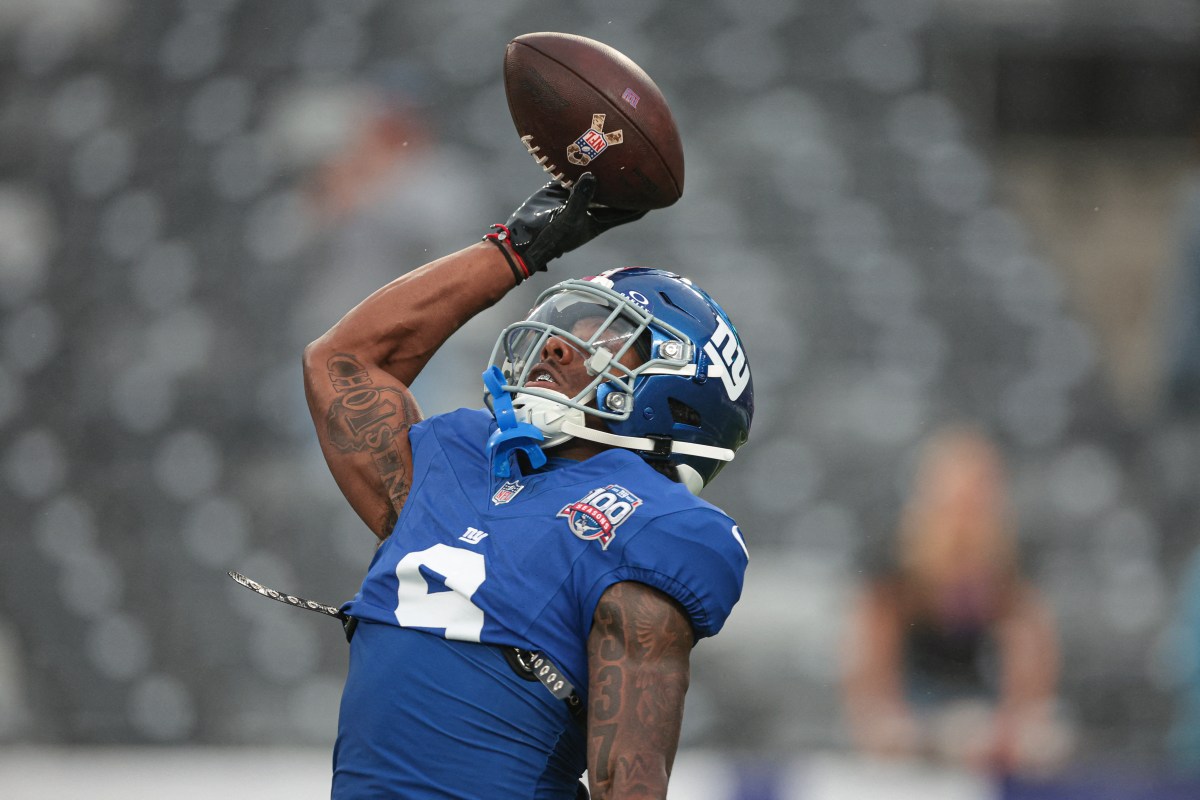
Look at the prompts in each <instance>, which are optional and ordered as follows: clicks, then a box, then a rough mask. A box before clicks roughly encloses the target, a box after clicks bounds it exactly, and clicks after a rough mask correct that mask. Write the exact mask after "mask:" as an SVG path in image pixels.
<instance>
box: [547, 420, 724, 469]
mask: <svg viewBox="0 0 1200 800" xmlns="http://www.w3.org/2000/svg"><path fill="white" fill-rule="evenodd" d="M562 432H563V433H566V434H570V435H571V436H574V437H577V438H579V439H587V440H588V441H590V442H598V443H600V444H608V445H612V446H613V447H624V448H625V449H626V450H641V451H643V452H647V453H660V452H661V453H663V454H664V455H674V454H675V453H678V454H679V455H682V456H700V457H701V458H713V459H716V460H717V461H733V451H732V450H730V449H728V448H726V447H713V446H712V445H708V444H694V443H692V442H677V441H675V440H673V439H671V440H661V439H647V438H644V437H640V436H620V435H618V434H615V433H609V432H608V431H598V430H596V429H595V428H589V427H587V426H585V425H579V424H577V423H574V422H570V421H567V422H564V423H563V424H562Z"/></svg>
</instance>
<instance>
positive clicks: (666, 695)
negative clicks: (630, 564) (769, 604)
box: [588, 583, 692, 798]
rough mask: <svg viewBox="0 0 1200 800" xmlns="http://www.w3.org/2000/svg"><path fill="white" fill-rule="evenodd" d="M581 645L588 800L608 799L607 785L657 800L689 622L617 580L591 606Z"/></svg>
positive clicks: (677, 709)
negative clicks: (587, 692)
mask: <svg viewBox="0 0 1200 800" xmlns="http://www.w3.org/2000/svg"><path fill="white" fill-rule="evenodd" d="M589 645H590V646H589V654H588V657H589V661H590V667H589V669H590V672H591V676H592V677H591V696H590V699H589V701H588V716H589V720H590V724H589V739H590V741H589V745H588V746H589V750H590V756H591V758H589V765H590V769H591V770H592V784H593V788H594V789H595V791H596V797H597V798H605V797H609V792H610V791H611V790H612V789H613V788H614V786H617V787H620V795H619V796H620V797H622V798H641V797H646V798H651V797H662V796H663V795H662V792H663V791H665V780H666V776H667V773H668V772H669V771H670V768H671V764H672V762H673V761H674V757H675V750H676V748H677V747H678V745H679V727H680V724H681V722H682V720H683V699H684V694H685V693H686V692H687V687H688V680H689V668H688V656H689V653H690V652H691V648H692V631H691V625H690V623H689V622H688V620H687V618H686V617H685V616H684V614H683V612H682V611H681V610H680V609H679V608H677V607H676V606H674V605H673V604H672V603H671V602H669V601H667V600H666V599H665V597H664V596H663V595H661V594H659V593H658V592H656V591H654V590H652V589H650V588H649V587H646V586H642V585H640V584H626V583H618V584H615V585H614V586H613V587H611V588H610V589H609V590H608V591H607V592H605V594H604V597H603V598H601V601H600V603H599V605H598V606H597V608H596V617H595V627H594V628H593V635H592V638H591V641H590V643H589ZM664 767H665V769H664Z"/></svg>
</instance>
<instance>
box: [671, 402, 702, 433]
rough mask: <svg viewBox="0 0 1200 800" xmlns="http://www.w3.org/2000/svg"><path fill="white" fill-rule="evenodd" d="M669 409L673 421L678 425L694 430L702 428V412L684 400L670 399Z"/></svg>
mask: <svg viewBox="0 0 1200 800" xmlns="http://www.w3.org/2000/svg"><path fill="white" fill-rule="evenodd" d="M667 408H669V409H671V420H672V421H673V422H675V423H676V424H679V425H690V426H692V427H693V428H699V427H700V412H699V411H697V410H696V409H694V408H692V407H691V406H689V405H688V404H687V403H685V402H683V401H682V400H677V399H675V398H674V397H668V398H667Z"/></svg>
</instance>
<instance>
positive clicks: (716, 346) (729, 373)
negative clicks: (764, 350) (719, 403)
mask: <svg viewBox="0 0 1200 800" xmlns="http://www.w3.org/2000/svg"><path fill="white" fill-rule="evenodd" d="M704 354H705V355H706V356H708V358H709V360H710V361H711V362H712V364H711V366H709V368H708V373H709V375H716V376H717V377H718V378H720V379H721V383H722V384H724V385H725V393H726V394H728V395H729V399H730V400H737V399H738V398H739V397H741V396H742V392H744V391H746V387H747V386H749V385H750V364H749V363H748V362H747V361H746V351H745V350H743V349H742V344H741V342H739V341H738V339H737V336H735V335H734V333H733V330H732V329H731V328H730V327H729V326H728V325H727V324H726V323H725V320H723V319H721V318H720V317H718V318H717V329H716V330H715V331H713V335H712V338H710V339H709V340H708V344H706V345H704Z"/></svg>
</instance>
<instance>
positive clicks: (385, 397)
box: [325, 353, 419, 536]
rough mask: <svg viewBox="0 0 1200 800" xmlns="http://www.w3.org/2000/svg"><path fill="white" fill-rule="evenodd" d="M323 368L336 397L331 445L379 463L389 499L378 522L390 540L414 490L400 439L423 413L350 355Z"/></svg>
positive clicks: (329, 423) (331, 415)
mask: <svg viewBox="0 0 1200 800" xmlns="http://www.w3.org/2000/svg"><path fill="white" fill-rule="evenodd" d="M325 366H326V369H327V371H328V373H329V380H330V382H331V383H332V384H333V388H334V390H335V391H336V392H337V393H338V394H337V397H336V398H335V399H334V401H333V403H332V405H330V407H329V413H328V415H327V416H326V432H327V434H328V436H329V442H330V444H331V445H333V447H334V448H336V449H337V450H340V451H341V452H343V453H368V454H370V456H371V458H372V460H373V461H374V462H375V469H376V470H378V472H379V477H380V479H381V480H382V481H383V488H384V491H385V492H386V493H387V497H388V500H389V501H390V503H389V505H390V508H389V511H388V512H387V513H386V514H385V515H384V518H383V519H381V520H380V521H379V525H380V532H381V534H382V535H385V536H386V535H387V534H388V533H390V532H391V530H392V528H393V527H395V524H396V518H397V515H398V514H399V509H400V507H401V506H403V505H404V501H405V499H407V497H408V490H409V488H410V487H411V479H410V476H409V475H408V472H407V470H406V469H405V467H404V459H403V458H402V456H401V451H400V445H399V443H398V442H397V441H396V437H397V434H399V433H401V432H402V431H405V430H407V429H408V428H410V427H411V426H412V425H413V423H414V422H416V421H417V420H418V419H419V412H418V411H417V408H416V404H415V403H413V402H412V399H411V398H410V397H409V395H408V393H407V392H405V391H402V390H400V389H396V388H393V387H390V386H383V387H376V386H374V385H373V383H372V381H371V375H370V373H369V372H368V371H367V369H366V368H365V367H364V366H363V365H362V363H361V362H360V361H359V360H358V359H357V358H355V357H354V356H352V355H348V354H346V353H338V354H337V355H334V356H333V357H331V358H330V359H329V361H328V362H326V365H325Z"/></svg>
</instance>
